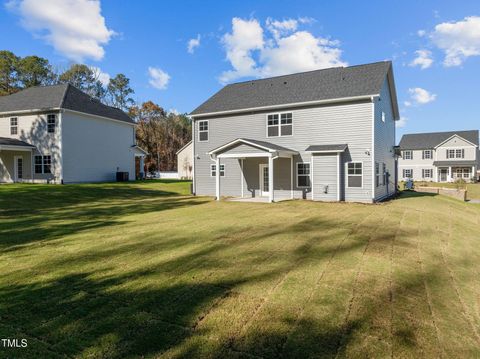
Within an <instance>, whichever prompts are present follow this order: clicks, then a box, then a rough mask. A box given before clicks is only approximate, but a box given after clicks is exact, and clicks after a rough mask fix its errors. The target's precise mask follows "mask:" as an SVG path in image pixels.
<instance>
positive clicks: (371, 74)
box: [191, 61, 394, 115]
mask: <svg viewBox="0 0 480 359" xmlns="http://www.w3.org/2000/svg"><path fill="white" fill-rule="evenodd" d="M391 66H392V64H391V62H390V61H385V62H376V63H372V64H366V65H358V66H350V67H334V68H329V69H323V70H315V71H309V72H302V73H298V74H292V75H284V76H278V77H272V78H266V79H261V80H253V81H246V82H239V83H234V84H231V85H227V86H225V87H224V88H222V89H221V90H220V91H218V92H217V93H216V94H215V95H213V96H212V97H210V98H209V99H208V100H207V101H205V102H204V103H203V104H201V105H200V106H199V107H197V108H196V109H195V110H193V111H192V113H191V114H192V115H198V114H204V113H212V112H222V111H232V110H240V109H247V108H257V107H264V106H276V105H285V104H293V103H299V102H300V103H301V102H310V101H321V100H333V99H340V98H346V97H355V96H365V95H376V94H379V93H380V89H381V87H382V85H383V81H384V80H385V76H386V75H387V73H388V71H389V70H390V69H391ZM392 96H394V94H392Z"/></svg>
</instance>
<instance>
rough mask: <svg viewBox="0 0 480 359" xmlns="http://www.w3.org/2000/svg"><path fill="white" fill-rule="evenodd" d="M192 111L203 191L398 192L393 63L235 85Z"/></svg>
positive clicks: (368, 196)
mask: <svg viewBox="0 0 480 359" xmlns="http://www.w3.org/2000/svg"><path fill="white" fill-rule="evenodd" d="M191 116H192V118H193V141H194V191H195V193H197V194H202V195H215V196H216V197H217V199H218V198H220V196H233V197H243V198H250V199H251V198H260V199H262V198H263V199H265V200H268V201H274V200H280V199H290V198H306V199H313V200H322V201H341V200H345V201H360V202H374V201H378V200H381V199H382V198H386V197H388V196H390V195H392V194H393V193H395V191H396V180H395V175H394V174H395V154H394V146H395V121H396V120H398V119H399V112H398V105H397V97H396V91H395V83H394V78H393V71H392V64H391V62H378V63H373V64H367V65H360V66H351V67H338V68H331V69H324V70H317V71H310V72H305V73H299V74H292V75H286V76H279V77H274V78H266V79H261V80H255V81H246V82H240V83H236V84H231V85H228V86H225V87H224V88H223V89H221V90H220V91H219V92H218V93H216V94H215V95H213V96H212V97H211V98H210V99H208V100H207V101H206V102H205V103H203V104H202V105H200V106H199V107H198V108H197V109H195V110H194V111H193V112H192V113H191Z"/></svg>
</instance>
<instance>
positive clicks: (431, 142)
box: [398, 130, 479, 182]
mask: <svg viewBox="0 0 480 359" xmlns="http://www.w3.org/2000/svg"><path fill="white" fill-rule="evenodd" d="M478 137H479V131H478V130H472V131H451V132H434V133H416V134H408V135H404V136H403V137H402V139H401V141H400V144H399V147H400V150H401V158H399V160H398V170H399V176H400V178H401V179H403V180H406V179H408V178H411V179H413V180H415V181H432V182H453V181H455V180H457V179H463V180H465V181H467V182H468V181H471V180H472V179H474V178H475V174H476V173H477V170H478V163H479V162H478V161H479V158H478V155H479V151H478V143H479V138H478Z"/></svg>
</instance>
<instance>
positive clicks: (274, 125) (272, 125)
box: [267, 115, 280, 137]
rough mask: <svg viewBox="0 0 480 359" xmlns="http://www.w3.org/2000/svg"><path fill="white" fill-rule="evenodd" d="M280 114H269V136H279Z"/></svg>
mask: <svg viewBox="0 0 480 359" xmlns="http://www.w3.org/2000/svg"><path fill="white" fill-rule="evenodd" d="M279 133H280V132H279V128H278V115H268V116H267V137H277V136H278V135H279Z"/></svg>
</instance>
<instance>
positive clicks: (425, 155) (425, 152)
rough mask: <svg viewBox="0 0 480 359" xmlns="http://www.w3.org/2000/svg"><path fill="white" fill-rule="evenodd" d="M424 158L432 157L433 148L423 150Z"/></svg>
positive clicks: (429, 158)
mask: <svg viewBox="0 0 480 359" xmlns="http://www.w3.org/2000/svg"><path fill="white" fill-rule="evenodd" d="M423 159H424V160H431V159H432V151H431V150H424V151H423Z"/></svg>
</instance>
